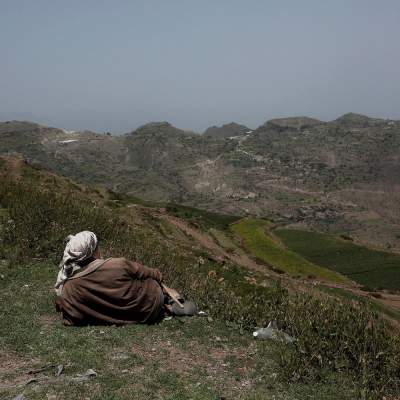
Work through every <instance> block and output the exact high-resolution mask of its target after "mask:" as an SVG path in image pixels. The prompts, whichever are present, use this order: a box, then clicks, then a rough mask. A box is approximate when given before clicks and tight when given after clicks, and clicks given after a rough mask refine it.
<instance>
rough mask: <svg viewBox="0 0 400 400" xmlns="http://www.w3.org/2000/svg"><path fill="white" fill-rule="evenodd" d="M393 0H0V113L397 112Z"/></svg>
mask: <svg viewBox="0 0 400 400" xmlns="http://www.w3.org/2000/svg"><path fill="white" fill-rule="evenodd" d="M399 75H400V1H399V0H375V1H372V0H325V1H323V0H301V1H300V0H275V1H273V0H271V1H267V0H265V1H262V0H242V1H237V0H193V1H191V0H185V1H184V0H140V1H135V0H130V1H128V0H126V1H122V0H113V1H111V0H110V1H102V0H68V1H60V0H26V1H22V0H0V119H3V120H4V119H11V118H14V117H17V118H18V117H20V118H31V119H36V120H38V121H39V122H44V123H47V124H50V125H53V126H58V127H64V128H70V129H84V128H88V129H94V130H97V131H105V130H110V131H112V132H116V133H117V132H127V131H130V130H132V129H134V128H136V127H137V126H138V125H141V124H143V123H145V122H148V121H159V120H167V121H170V122H171V123H173V124H174V125H176V126H178V127H181V128H188V129H194V130H196V131H203V130H204V129H205V128H206V127H208V126H210V125H214V124H222V123H226V122H230V121H237V122H240V123H244V124H246V125H248V126H250V127H252V128H255V127H257V126H258V125H260V124H261V123H263V122H264V121H265V120H267V119H269V118H272V117H280V116H294V115H308V116H312V117H316V118H321V119H325V120H326V119H328V120H329V119H334V118H336V117H337V116H339V115H340V114H343V113H345V112H348V111H353V112H359V113H364V114H368V115H371V116H378V117H384V118H397V119H400V76H399Z"/></svg>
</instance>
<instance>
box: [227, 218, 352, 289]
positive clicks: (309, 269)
mask: <svg viewBox="0 0 400 400" xmlns="http://www.w3.org/2000/svg"><path fill="white" fill-rule="evenodd" d="M269 228H271V224H270V223H268V222H267V221H264V220H260V219H254V218H246V219H243V220H241V221H239V222H238V223H235V224H233V225H232V227H231V229H232V230H233V232H235V233H236V234H238V235H239V236H240V237H241V238H242V239H243V244H244V246H245V248H247V249H248V250H249V251H250V253H251V254H253V256H255V257H257V258H259V259H260V260H262V261H263V262H264V263H266V264H267V265H270V266H272V267H273V268H274V269H275V270H277V271H283V272H287V273H288V274H290V275H292V276H301V277H314V278H318V279H323V280H327V281H332V282H342V283H344V282H347V280H346V278H344V277H343V276H341V275H340V274H338V273H335V272H333V271H330V270H329V269H327V268H322V267H320V266H318V265H317V264H313V263H311V262H309V261H307V260H306V259H304V258H303V257H301V256H300V255H298V254H296V253H294V252H293V251H290V250H287V249H285V248H284V247H283V246H282V245H281V244H280V243H279V242H278V241H277V240H276V238H274V237H273V236H272V234H271V233H270V232H269V231H268V230H269Z"/></svg>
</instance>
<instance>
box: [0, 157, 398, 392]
mask: <svg viewBox="0 0 400 400" xmlns="http://www.w3.org/2000/svg"><path fill="white" fill-rule="evenodd" d="M109 202H110V194H109V193H107V192H104V191H101V190H97V189H93V188H87V187H85V186H80V185H76V184H74V183H73V182H71V181H69V180H67V179H65V178H61V177H58V176H56V175H52V174H49V173H47V172H46V171H42V170H38V169H34V168H32V167H30V166H29V165H27V164H25V163H23V162H19V161H18V160H14V159H12V160H3V163H2V165H1V169H0V208H1V209H2V212H1V215H2V220H1V222H0V225H1V227H2V228H1V229H0V232H1V237H0V259H1V263H0V278H1V279H0V289H1V290H0V300H1V301H0V318H1V319H2V322H3V323H2V324H0V347H1V349H0V350H1V351H0V354H1V357H3V358H4V362H3V359H2V365H6V368H5V370H4V369H2V368H0V374H1V378H2V379H1V382H6V383H7V382H9V385H8V386H6V387H4V383H3V386H1V389H0V390H2V391H3V393H4V394H5V395H6V396H8V397H10V396H11V394H12V395H15V394H16V393H18V392H20V391H21V390H25V391H26V394H29V398H33V399H35V398H36V399H39V398H43V397H44V395H45V394H49V395H50V396H53V395H55V396H62V397H63V398H77V396H80V397H81V398H83V397H87V396H90V398H109V399H112V398H114V399H119V398H122V399H124V398H132V397H134V396H136V395H141V396H148V397H150V396H151V393H156V396H157V397H159V398H170V399H186V398H197V399H213V398H221V397H227V398H229V397H231V398H232V397H233V398H240V396H242V398H250V399H251V398H253V399H257V398H265V397H266V393H267V396H270V397H271V398H273V396H274V395H275V397H276V398H285V399H290V398H304V397H307V396H308V397H311V398H327V399H328V398H330V399H335V398H338V399H339V398H346V396H347V397H348V398H357V397H358V398H362V397H364V398H382V396H383V395H387V396H390V395H393V396H395V395H397V394H398V393H400V381H399V376H400V370H399V368H400V352H399V348H400V343H399V338H398V336H397V335H396V334H394V333H393V330H392V329H393V328H392V327H391V325H389V324H388V322H386V320H384V319H382V318H381V317H380V316H379V315H378V313H377V312H376V311H374V310H371V308H370V307H369V306H368V304H367V303H364V302H355V301H347V300H346V299H341V300H340V301H338V300H337V299H336V298H332V297H331V296H324V295H323V293H322V292H320V291H317V290H316V289H315V290H314V289H312V288H311V287H310V288H309V291H308V293H306V292H305V291H297V290H296V286H295V285H294V286H293V287H292V288H290V290H288V288H286V287H284V286H283V285H282V284H281V283H280V282H279V281H275V280H271V278H270V281H269V282H268V284H267V285H263V284H262V283H265V281H266V277H265V276H263V275H260V274H256V273H251V272H250V271H248V270H245V269H242V268H240V267H238V266H237V265H234V264H232V263H229V262H226V263H219V262H214V261H210V260H208V259H207V258H206V257H203V256H204V255H205V254H206V249H204V248H201V246H199V245H198V244H197V245H196V243H194V242H193V240H192V239H190V238H189V237H185V236H182V235H181V236H179V237H178V236H174V230H173V229H172V228H171V230H169V231H168V232H167V231H166V230H165V229H164V228H165V227H166V225H165V224H166V223H167V222H168V220H167V222H166V220H165V219H161V220H160V218H159V215H160V213H161V211H160V210H159V209H150V208H148V207H142V206H140V205H135V204H128V205H126V206H125V205H118V204H115V203H113V206H112V207H111V206H108V203H109ZM174 218H175V217H174ZM83 229H90V230H93V231H95V232H96V233H97V234H98V235H99V237H100V239H101V246H102V248H103V249H104V253H105V254H104V255H105V256H109V255H113V256H126V257H128V258H133V259H137V260H138V261H140V262H142V263H144V264H146V265H149V266H152V267H158V268H160V269H161V270H162V272H163V275H164V276H165V279H166V281H167V282H168V283H170V284H171V285H173V286H176V287H177V288H178V289H180V290H181V291H182V292H183V293H185V294H186V295H187V296H188V297H190V298H192V299H194V300H195V301H196V302H197V303H198V304H199V306H200V308H201V309H203V310H205V311H207V313H208V314H209V315H211V316H212V319H203V320H196V319H194V320H192V321H190V322H186V323H185V322H183V323H182V325H181V323H179V322H176V321H172V322H171V325H169V324H166V325H162V326H161V327H160V329H157V327H154V328H147V327H126V328H122V329H121V328H116V327H97V328H95V327H89V328H84V329H75V328H71V329H66V328H63V327H61V326H60V325H59V323H58V322H57V317H56V315H55V313H54V312H53V311H52V301H53V293H52V291H51V288H52V285H53V283H54V279H55V276H56V273H57V263H58V262H59V259H60V255H61V252H62V249H63V240H64V238H65V236H66V235H67V234H69V233H71V232H77V231H80V230H83ZM171 235H172V236H171ZM200 257H201V258H200ZM270 320H276V321H277V322H278V324H279V326H280V327H281V328H282V329H284V330H285V331H286V332H287V333H289V334H290V335H292V336H294V337H296V338H297V341H295V342H294V343H292V344H281V345H278V344H276V345H273V346H271V344H269V343H268V342H267V343H255V344H252V343H254V342H252V341H251V340H250V339H249V338H250V337H251V331H252V329H254V328H255V327H259V326H265V325H266V324H267V323H268V322H269V321H270ZM214 321H215V324H214V323H213V322H214ZM208 324H211V325H208ZM242 335H244V336H242ZM217 338H218V339H217ZM168 340H169V341H170V343H171V350H169V349H170V345H169V344H168ZM99 349H101V351H99ZM244 349H248V350H244ZM208 354H209V355H210V357H208ZM126 357H127V358H126ZM171 357H172V358H171ZM173 357H176V359H175V358H173ZM168 360H169V361H168ZM218 360H223V361H222V362H221V361H218ZM269 360H272V361H271V363H270V361H269ZM48 362H50V363H56V364H59V363H60V364H65V366H66V370H65V375H64V376H62V378H60V379H55V378H53V371H51V370H49V372H48V373H43V374H41V375H38V376H39V378H38V379H39V383H38V384H36V383H34V382H33V383H32V384H31V386H28V387H26V388H25V389H23V386H19V384H20V383H24V382H25V378H28V375H27V374H26V373H25V372H26V370H27V369H30V368H34V367H37V366H39V365H43V364H46V363H48ZM13 363H14V364H13ZM168 363H169V364H168ZM196 363H199V364H196ZM222 364H224V365H222ZM13 365H14V366H13ZM191 365H192V366H193V365H194V367H193V368H192V369H190V368H189V367H188V366H191ZM181 366H182V367H181ZM183 366H184V367H183ZM87 368H94V369H95V370H96V371H97V372H98V373H99V375H98V377H96V378H93V380H90V381H89V382H88V383H85V384H83V385H81V384H79V383H77V382H76V381H72V380H71V377H73V376H74V375H75V374H76V373H78V372H79V373H82V372H84V371H85V370H86V369H87ZM185 368H186V369H185ZM225 368H226V370H225ZM221 370H223V371H226V372H224V373H221ZM273 374H277V375H273ZM271 378H273V379H275V380H276V382H277V383H271ZM349 381H350V382H352V383H351V384H349V387H348V388H346V387H345V386H344V383H346V382H349ZM235 382H240V383H239V384H236V383H235ZM245 382H247V383H245ZM274 382H275V381H274ZM317 382H319V383H317ZM15 385H17V386H15ZM3 393H2V395H3ZM78 398H79V397H78Z"/></svg>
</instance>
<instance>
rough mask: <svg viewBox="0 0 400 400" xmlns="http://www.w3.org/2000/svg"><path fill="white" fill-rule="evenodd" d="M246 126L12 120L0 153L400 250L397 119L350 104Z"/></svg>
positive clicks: (156, 195) (164, 197)
mask: <svg viewBox="0 0 400 400" xmlns="http://www.w3.org/2000/svg"><path fill="white" fill-rule="evenodd" d="M227 128H229V129H228V131H229V132H230V133H229V135H231V132H233V131H235V133H234V135H233V136H228V137H224V136H225V133H221V132H225V129H227ZM221 129H222V130H221ZM232 129H233V130H232ZM237 129H238V130H237ZM244 129H245V127H242V126H240V125H236V124H228V125H227V126H225V127H224V126H223V127H221V128H217V131H215V130H214V132H219V133H218V134H217V133H216V134H215V135H214V134H212V135H197V134H193V133H189V132H186V131H183V130H180V129H178V128H175V127H173V126H172V125H171V124H169V123H167V122H160V123H150V124H146V125H144V126H142V127H140V128H138V129H137V130H135V131H134V132H131V133H129V134H126V135H123V136H111V135H99V134H96V133H93V132H68V131H64V130H60V129H56V128H49V127H43V126H39V125H36V124H31V123H28V122H9V123H1V124H0V153H3V154H20V155H22V156H23V157H25V158H27V159H28V160H29V161H31V162H33V163H36V164H37V165H41V166H43V167H46V168H48V169H50V170H52V171H55V172H57V173H60V174H63V175H65V176H69V177H71V178H73V179H74V180H77V181H79V182H82V183H95V184H98V185H102V186H105V187H107V188H109V189H112V190H114V191H117V192H121V193H128V194H130V195H133V196H137V197H140V198H143V199H146V200H148V201H156V202H160V201H161V202H165V201H169V202H178V203H181V204H186V205H188V206H196V207H200V208H203V209H207V210H211V211H216V212H222V213H230V214H239V215H255V216H265V217H268V218H270V219H273V220H276V221H285V222H287V223H291V224H293V226H294V227H298V228H306V229H309V228H312V229H315V230H319V231H323V232H327V233H334V234H346V235H348V236H351V237H352V238H353V239H354V240H356V241H358V242H359V243H365V244H371V245H374V246H377V247H380V248H384V249H392V250H396V251H400V247H399V240H398V232H399V229H400V215H399V213H398V207H397V204H398V201H399V200H400V198H399V197H400V191H399V187H400V181H399V179H400V178H399V177H400V173H399V171H400V158H399V156H398V149H399V148H400V122H399V121H393V120H383V119H375V118H369V117H366V116H361V115H358V114H352V113H350V114H346V115H344V116H342V117H340V118H338V119H336V120H334V121H331V122H323V121H319V120H316V119H313V118H308V117H295V118H280V119H273V120H270V121H267V122H266V123H265V124H263V125H261V126H260V127H258V128H257V129H255V130H254V131H251V132H250V133H248V132H249V131H246V132H245V134H244V135H243V131H244ZM238 133H239V134H238ZM220 136H223V137H220Z"/></svg>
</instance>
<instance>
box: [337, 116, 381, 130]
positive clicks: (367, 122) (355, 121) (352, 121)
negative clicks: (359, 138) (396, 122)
mask: <svg viewBox="0 0 400 400" xmlns="http://www.w3.org/2000/svg"><path fill="white" fill-rule="evenodd" d="M334 122H335V123H337V124H339V125H342V126H348V127H353V128H354V127H362V128H367V127H371V126H380V125H382V124H383V125H384V124H385V123H386V122H388V121H385V120H384V119H380V118H370V117H367V116H366V115H362V114H355V113H347V114H344V115H342V116H341V117H339V118H338V119H336V120H335V121H334Z"/></svg>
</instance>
